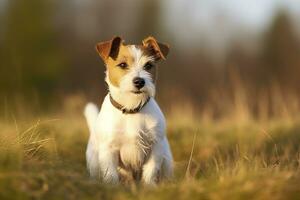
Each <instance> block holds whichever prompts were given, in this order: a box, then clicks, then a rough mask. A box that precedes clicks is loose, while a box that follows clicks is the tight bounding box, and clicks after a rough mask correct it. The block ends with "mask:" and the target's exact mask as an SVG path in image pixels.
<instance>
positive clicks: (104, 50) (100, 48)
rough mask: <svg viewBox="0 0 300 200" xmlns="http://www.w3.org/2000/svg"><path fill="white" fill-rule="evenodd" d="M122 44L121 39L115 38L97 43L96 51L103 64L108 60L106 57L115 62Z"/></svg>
mask: <svg viewBox="0 0 300 200" xmlns="http://www.w3.org/2000/svg"><path fill="white" fill-rule="evenodd" d="M122 42H123V40H122V38H121V37H119V36H116V37H113V38H112V39H111V40H109V41H105V42H100V43H98V44H97V45H96V50H97V52H98V53H99V55H100V57H101V58H102V59H103V61H104V62H105V61H106V60H107V59H108V57H111V58H112V59H114V60H115V59H116V58H117V57H118V54H119V50H120V45H121V44H122Z"/></svg>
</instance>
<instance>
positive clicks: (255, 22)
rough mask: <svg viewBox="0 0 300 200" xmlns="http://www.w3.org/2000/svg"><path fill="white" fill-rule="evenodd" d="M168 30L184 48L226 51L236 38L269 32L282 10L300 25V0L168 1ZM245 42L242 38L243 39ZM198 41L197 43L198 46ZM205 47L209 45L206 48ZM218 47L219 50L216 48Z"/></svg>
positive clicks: (166, 7) (166, 12)
mask: <svg viewBox="0 0 300 200" xmlns="http://www.w3.org/2000/svg"><path fill="white" fill-rule="evenodd" d="M163 2H164V10H165V13H164V19H165V20H166V21H165V23H164V24H165V25H166V26H167V29H168V30H170V31H172V32H176V34H175V39H176V40H177V42H179V43H181V45H185V44H187V45H193V44H195V45H199V44H198V43H197V41H198V42H199V43H200V42H201V43H209V44H210V46H211V47H212V48H213V50H214V49H218V50H220V51H223V50H224V48H226V46H227V44H228V43H230V42H231V41H232V40H235V39H236V37H255V35H259V33H261V32H263V31H265V30H267V28H268V27H269V25H270V23H271V21H272V19H273V16H274V15H275V13H276V12H277V11H278V10H279V9H286V10H288V12H289V13H290V15H291V18H292V19H293V21H294V22H295V23H298V24H300V1H299V0H165V1H163ZM241 39H242V38H241ZM195 41H196V42H195ZM204 45H205V44H204ZM214 47H215V48H214Z"/></svg>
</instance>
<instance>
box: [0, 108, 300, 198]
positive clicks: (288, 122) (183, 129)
mask: <svg viewBox="0 0 300 200" xmlns="http://www.w3.org/2000/svg"><path fill="white" fill-rule="evenodd" d="M179 119H180V120H179ZM167 121H168V131H167V132H168V133H167V135H168V138H169V141H170V145H171V149H172V151H173V155H174V160H175V175H174V179H173V180H172V181H171V182H165V183H162V184H161V185H159V186H158V187H156V188H145V187H143V186H136V185H130V186H118V187H110V186H105V185H103V184H101V183H99V182H97V181H93V180H90V179H89V177H88V174H87V171H86V163H85V148H86V144H87V139H88V130H87V127H86V124H85V121H84V118H83V117H82V115H81V114H80V113H76V114H74V113H72V114H68V113H67V112H66V113H64V114H52V115H50V114H49V115H47V116H39V117H28V118H26V119H15V118H13V117H7V118H6V119H3V120H2V121H1V123H0V127H1V133H0V199H136V198H138V199H270V198H272V199H299V198H300V187H299V185H300V173H299V172H300V171H299V166H300V151H299V149H300V145H299V144H300V119H297V118H293V119H284V120H283V119H269V120H266V121H256V120H252V119H246V120H242V119H236V118H228V119H223V120H207V119H206V118H197V117H195V116H194V117H190V118H185V117H181V118H180V117H178V116H174V115H167Z"/></svg>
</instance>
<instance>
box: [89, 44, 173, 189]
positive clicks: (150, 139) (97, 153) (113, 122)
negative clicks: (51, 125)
mask: <svg viewBox="0 0 300 200" xmlns="http://www.w3.org/2000/svg"><path fill="white" fill-rule="evenodd" d="M131 51H132V56H133V57H134V59H135V64H134V65H135V66H133V67H132V71H130V72H129V73H128V74H127V75H125V76H124V78H123V79H122V80H121V84H120V87H115V86H113V85H112V84H110V82H109V79H108V78H106V81H107V83H108V86H109V91H110V93H111V95H112V97H113V98H114V99H115V100H116V101H117V102H119V103H120V104H122V105H124V107H126V108H127V109H133V108H136V107H137V106H138V105H139V104H140V103H141V102H145V101H146V100H147V98H148V97H149V96H150V97H151V99H150V100H149V102H148V103H147V104H146V105H145V107H143V109H142V110H141V111H140V112H138V113H135V114H123V113H122V112H121V111H120V110H118V109H116V108H115V107H114V106H113V105H112V104H111V102H110V99H109V94H108V95H107V96H106V97H105V99H104V102H103V104H102V106H101V110H100V112H99V114H98V117H97V119H96V120H94V117H93V116H94V114H92V113H93V112H94V111H95V109H94V107H91V106H90V105H88V106H87V108H86V117H87V121H88V124H89V127H90V132H91V135H90V139H89V143H88V147H87V152H86V156H87V164H88V169H89V171H90V175H91V176H92V177H98V176H99V174H100V175H101V178H102V180H103V181H104V182H107V183H118V182H119V180H120V177H119V176H120V175H119V173H118V168H120V167H121V166H120V162H122V164H123V165H124V167H125V169H126V170H132V171H140V172H142V181H143V182H144V183H145V184H148V185H153V184H155V183H156V182H157V180H159V179H161V178H169V177H170V176H171V175H172V170H173V163H172V162H173V158H172V154H171V151H170V148H169V144H168V141H167V137H166V135H165V131H166V130H165V129H166V123H165V118H164V115H163V114H162V112H161V110H160V108H159V106H158V105H157V103H156V101H155V100H154V98H153V97H154V94H155V86H154V84H153V82H152V80H151V76H150V75H149V74H148V72H146V71H145V70H144V69H143V65H144V64H145V63H146V62H147V61H148V60H149V59H151V58H149V57H146V56H144V55H143V54H142V52H141V50H139V49H137V48H135V47H134V46H132V48H131ZM136 76H139V77H142V78H144V79H145V81H146V84H145V86H144V87H143V92H144V93H142V94H134V93H132V90H133V89H135V88H134V87H133V84H132V79H133V78H134V77H136ZM92 108H93V109H92Z"/></svg>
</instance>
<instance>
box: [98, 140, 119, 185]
mask: <svg viewBox="0 0 300 200" xmlns="http://www.w3.org/2000/svg"><path fill="white" fill-rule="evenodd" d="M118 162H119V160H118V153H117V151H116V150H115V149H114V148H112V147H111V145H109V144H102V145H100V148H99V165H100V169H101V177H102V180H103V181H104V182H105V183H110V184H118V183H119V175H118V171H117V167H118Z"/></svg>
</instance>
